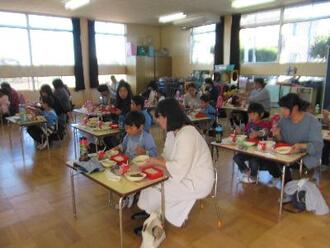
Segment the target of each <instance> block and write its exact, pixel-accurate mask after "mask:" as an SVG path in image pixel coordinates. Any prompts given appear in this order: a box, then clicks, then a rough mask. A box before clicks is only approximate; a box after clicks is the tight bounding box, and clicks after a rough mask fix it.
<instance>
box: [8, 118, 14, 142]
mask: <svg viewBox="0 0 330 248" xmlns="http://www.w3.org/2000/svg"><path fill="white" fill-rule="evenodd" d="M8 128H9V131H8V135H9V143H10V148H12V147H13V141H12V139H11V124H10V123H9V122H8Z"/></svg>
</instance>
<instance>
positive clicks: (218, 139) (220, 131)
mask: <svg viewBox="0 0 330 248" xmlns="http://www.w3.org/2000/svg"><path fill="white" fill-rule="evenodd" d="M222 135H223V128H222V126H221V125H220V124H218V125H217V126H216V128H215V142H216V143H221V142H222Z"/></svg>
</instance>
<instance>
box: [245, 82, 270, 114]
mask: <svg viewBox="0 0 330 248" xmlns="http://www.w3.org/2000/svg"><path fill="white" fill-rule="evenodd" d="M254 84H255V88H254V90H252V92H251V94H250V96H249V97H248V101H249V102H250V103H251V102H255V103H260V104H261V105H262V106H263V107H264V109H265V113H264V116H263V117H264V118H267V117H269V113H270V108H271V106H270V95H269V92H268V90H267V89H266V88H265V86H266V83H265V81H264V79H263V78H256V79H254Z"/></svg>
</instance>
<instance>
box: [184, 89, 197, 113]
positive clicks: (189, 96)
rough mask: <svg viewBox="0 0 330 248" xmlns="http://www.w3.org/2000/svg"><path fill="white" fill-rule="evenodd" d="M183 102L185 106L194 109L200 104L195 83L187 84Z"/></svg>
mask: <svg viewBox="0 0 330 248" xmlns="http://www.w3.org/2000/svg"><path fill="white" fill-rule="evenodd" d="M183 104H184V106H185V107H186V108H190V109H194V108H197V107H198V106H199V105H200V99H199V96H198V94H197V89H196V85H195V84H194V83H190V84H188V85H187V92H186V94H185V95H184V98H183Z"/></svg>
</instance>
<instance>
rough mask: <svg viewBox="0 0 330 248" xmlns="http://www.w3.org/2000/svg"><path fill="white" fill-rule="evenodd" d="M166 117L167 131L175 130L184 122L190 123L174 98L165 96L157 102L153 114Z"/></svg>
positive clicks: (184, 123)
mask: <svg viewBox="0 0 330 248" xmlns="http://www.w3.org/2000/svg"><path fill="white" fill-rule="evenodd" d="M160 115H161V116H163V117H167V131H175V130H177V129H180V128H181V127H183V126H184V125H186V124H190V121H189V119H188V118H187V116H186V114H185V113H184V112H183V110H182V109H181V107H180V104H179V102H178V101H177V100H175V99H174V98H166V99H164V100H163V101H161V102H159V103H158V105H157V107H156V110H155V116H156V118H158V117H159V116H160Z"/></svg>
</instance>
